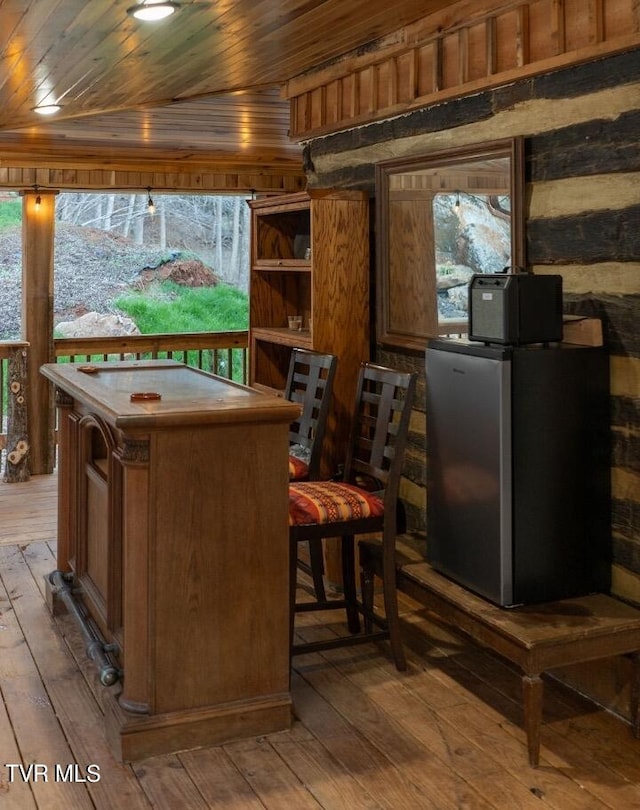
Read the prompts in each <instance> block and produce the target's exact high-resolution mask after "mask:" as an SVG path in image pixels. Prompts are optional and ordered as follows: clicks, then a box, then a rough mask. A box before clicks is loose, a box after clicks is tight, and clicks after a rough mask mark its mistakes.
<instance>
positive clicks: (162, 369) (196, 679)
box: [41, 361, 299, 760]
mask: <svg viewBox="0 0 640 810" xmlns="http://www.w3.org/2000/svg"><path fill="white" fill-rule="evenodd" d="M41 371H42V373H43V374H44V376H45V377H47V378H48V379H49V380H50V381H51V382H52V383H53V384H54V386H55V395H56V404H57V408H58V437H59V439H58V444H59V457H58V476H59V517H58V568H59V571H58V572H52V575H51V577H50V578H49V594H50V599H49V601H50V605H51V607H52V609H54V610H57V609H59V608H60V607H61V606H62V605H63V602H64V604H67V603H68V601H69V599H70V598H71V597H70V592H71V591H72V590H73V592H74V597H75V593H76V591H77V592H78V593H79V596H78V597H77V601H78V602H79V613H80V614H81V616H80V619H82V614H85V615H86V617H87V622H86V625H87V626H86V627H84V629H83V632H85V634H86V633H87V632H89V633H90V634H92V633H93V634H94V635H95V636H97V638H98V639H99V641H98V642H96V643H93V642H92V643H89V644H88V647H87V651H88V653H89V654H90V657H92V658H94V660H96V661H97V663H100V662H101V663H102V670H101V679H102V680H103V683H110V682H111V681H116V682H115V683H114V685H112V686H107V687H105V689H104V708H105V724H106V733H107V738H108V740H109V743H110V745H111V747H112V749H113V751H114V753H115V755H116V756H118V757H119V758H121V759H124V760H134V759H141V758H144V757H147V756H151V755H155V754H159V753H166V752H170V751H177V750H180V749H185V748H194V747H198V746H201V745H210V744H215V743H221V742H224V741H228V740H232V739H238V738H241V737H248V736H254V735H259V734H266V733H269V732H273V731H276V730H281V729H285V728H288V727H289V725H290V721H291V699H290V693H289V618H288V598H289V596H288V587H289V586H288V572H289V560H288V554H289V547H288V501H287V484H288V465H287V457H288V428H289V424H290V422H291V421H293V419H294V418H295V417H296V416H297V415H298V413H299V408H298V406H297V405H294V404H292V403H291V402H288V401H287V400H283V399H281V398H278V397H274V396H269V395H265V394H263V393H260V392H257V391H254V390H253V389H251V388H247V387H245V386H241V385H236V384H233V383H230V382H228V381H226V380H223V379H220V378H218V377H214V376H212V375H208V374H205V373H203V372H200V371H197V370H195V369H192V368H188V367H187V366H184V365H183V364H181V363H176V362H173V361H132V362H120V363H98V364H95V365H92V366H79V365H72V364H68V365H60V364H49V365H45V366H43V367H42V369H41ZM132 394H133V395H134V396H133V397H132ZM61 572H62V573H61ZM62 579H64V584H63V585H61V580H62ZM62 597H64V599H63V598H62ZM74 604H75V598H74ZM68 607H69V606H68ZM70 608H71V609H72V612H74V613H75V611H74V610H73V608H74V605H71V606H70ZM81 623H82V622H81ZM102 642H104V643H105V644H106V647H105V646H103V644H102ZM96 647H98V650H97V653H96V655H95V657H94V653H95V651H96ZM105 661H106V664H107V665H106V666H105Z"/></svg>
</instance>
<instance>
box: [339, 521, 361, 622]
mask: <svg viewBox="0 0 640 810" xmlns="http://www.w3.org/2000/svg"><path fill="white" fill-rule="evenodd" d="M340 543H341V551H342V585H343V588H344V599H345V602H346V611H347V626H348V628H349V632H350V633H359V632H360V616H359V611H358V596H357V593H356V565H355V543H354V538H353V535H347V536H346V537H342V538H340Z"/></svg>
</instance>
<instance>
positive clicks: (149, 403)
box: [40, 360, 300, 431]
mask: <svg viewBox="0 0 640 810" xmlns="http://www.w3.org/2000/svg"><path fill="white" fill-rule="evenodd" d="M40 370H41V373H42V374H43V375H44V376H45V377H47V379H49V380H51V382H53V383H54V384H55V385H56V386H57V387H59V388H61V389H62V390H64V391H65V392H66V393H67V394H69V395H70V396H71V397H73V398H74V399H79V400H81V401H82V402H84V403H85V404H86V405H87V406H88V407H90V408H91V410H92V411H94V412H96V413H99V414H100V416H101V417H102V418H103V419H105V421H106V422H108V423H109V424H111V425H113V426H114V427H116V428H118V429H120V430H123V431H130V430H148V429H153V428H155V427H159V426H162V427H171V426H175V425H181V426H186V425H189V424H199V425H202V424H220V423H225V422H253V421H256V420H259V421H261V422H265V421H267V422H268V421H270V419H273V420H275V421H282V420H283V419H288V420H289V421H293V420H294V419H295V418H296V417H297V416H298V415H299V413H300V408H299V406H298V405H296V404H294V403H292V402H290V401H289V400H286V399H283V398H282V397H276V396H272V395H269V394H265V393H262V392H260V391H256V390H254V389H252V388H249V387H248V386H245V385H241V384H239V383H234V382H231V381H229V380H226V379H223V378H221V377H217V376H215V375H213V374H209V373H207V372H204V371H200V370H198V369H195V368H191V367H188V366H185V365H184V364H183V363H179V362H177V361H175V360H131V361H122V362H102V363H91V364H75V363H49V364H46V365H44V366H42V367H41V369H40ZM132 395H134V398H133V399H132ZM136 395H138V398H137V399H136Z"/></svg>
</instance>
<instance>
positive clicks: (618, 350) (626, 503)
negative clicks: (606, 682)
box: [306, 49, 640, 602]
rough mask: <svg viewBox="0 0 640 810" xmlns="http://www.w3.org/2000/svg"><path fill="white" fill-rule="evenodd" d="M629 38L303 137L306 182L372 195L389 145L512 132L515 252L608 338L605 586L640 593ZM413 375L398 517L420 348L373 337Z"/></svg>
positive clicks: (414, 491) (420, 437) (639, 285)
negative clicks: (520, 172) (521, 232)
mask: <svg viewBox="0 0 640 810" xmlns="http://www.w3.org/2000/svg"><path fill="white" fill-rule="evenodd" d="M639 125H640V50H639V49H635V50H631V51H628V52H625V53H622V54H618V55H615V56H610V57H607V58H604V59H599V60H595V61H593V62H589V63H586V64H583V65H576V66H573V67H568V68H563V69H560V70H556V71H552V72H550V73H548V74H545V75H540V76H537V77H533V78H529V79H527V80H523V81H519V82H514V83H511V84H508V85H505V86H503V87H497V88H493V89H489V90H487V91H485V92H482V93H478V94H476V95H474V96H467V97H461V98H459V99H456V100H451V101H447V102H446V103H442V104H436V105H433V106H429V107H425V108H423V109H420V110H418V111H415V112H413V113H410V114H407V115H404V116H401V117H397V118H393V119H389V120H386V121H383V122H378V123H374V124H370V125H369V126H366V127H361V128H355V129H352V130H346V131H344V132H340V133H337V134H335V135H331V136H326V137H323V138H318V139H314V140H311V141H309V142H308V143H307V144H306V163H307V167H308V170H309V172H310V182H311V183H313V184H316V185H321V186H331V187H335V186H342V187H348V188H361V189H366V190H367V191H369V192H370V193H371V194H372V196H373V195H375V187H374V168H375V164H376V163H377V162H378V161H381V160H386V159H389V158H392V157H406V156H410V155H422V154H428V153H430V152H433V151H438V150H441V149H445V148H447V147H454V146H462V145H467V144H472V143H482V142H484V141H489V140H493V139H496V138H504V137H511V136H515V135H521V136H523V137H524V139H525V155H526V201H525V220H526V221H525V232H526V239H527V263H528V265H529V266H530V267H531V268H532V269H533V271H534V272H536V273H560V274H561V275H562V276H563V285H564V293H565V299H566V300H565V304H566V306H565V309H566V311H567V312H572V313H588V314H593V315H597V316H599V317H601V318H602V319H603V322H604V333H605V340H606V343H607V345H608V347H609V348H610V351H611V395H612V425H611V429H612V436H613V469H612V486H613V517H612V530H613V548H614V552H613V553H614V570H613V580H614V586H613V587H614V591H615V592H616V593H617V594H619V595H621V596H623V597H626V598H630V599H632V600H634V601H637V602H640V329H639V324H640V228H639V227H638V223H639V222H640V145H639V142H638V138H637V133H638V131H639ZM376 358H377V359H378V360H379V361H381V362H387V363H391V364H393V365H396V366H400V367H408V368H413V369H416V370H417V371H418V372H419V373H420V375H421V383H422V384H421V386H420V390H419V395H418V404H417V407H416V409H415V412H414V415H413V417H414V418H413V425H412V445H411V448H410V451H409V455H408V462H407V470H406V473H407V475H406V477H405V479H404V481H403V489H402V497H403V502H404V505H405V510H406V514H407V523H408V528H409V529H412V530H417V531H418V532H420V531H423V530H424V529H425V519H426V509H427V508H428V502H427V493H426V489H425V462H426V452H427V444H428V430H427V426H426V423H425V415H424V371H423V365H424V363H423V356H422V354H421V353H416V354H410V353H408V352H405V353H401V352H399V351H397V350H390V349H389V348H388V347H384V346H381V345H378V346H377V350H376Z"/></svg>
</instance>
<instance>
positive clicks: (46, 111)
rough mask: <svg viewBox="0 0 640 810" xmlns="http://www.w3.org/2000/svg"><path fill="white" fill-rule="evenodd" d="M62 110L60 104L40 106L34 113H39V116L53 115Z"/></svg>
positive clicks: (34, 109) (35, 108)
mask: <svg viewBox="0 0 640 810" xmlns="http://www.w3.org/2000/svg"><path fill="white" fill-rule="evenodd" d="M61 109H62V106H61V105H60V104H38V106H37V107H34V108H33V112H35V113H38V115H53V114H54V113H57V112H58V111H59V110H61Z"/></svg>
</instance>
